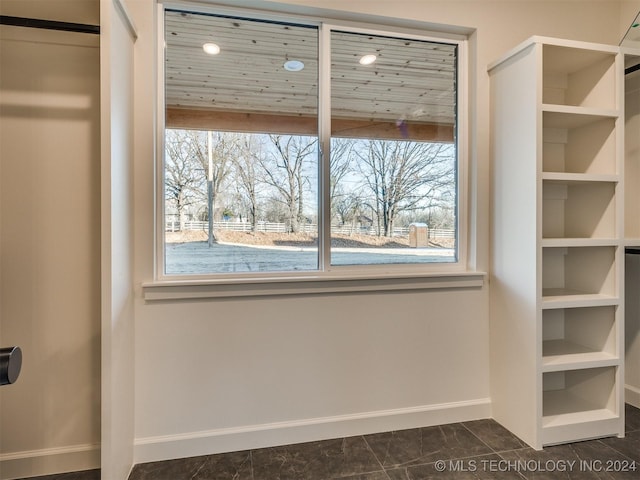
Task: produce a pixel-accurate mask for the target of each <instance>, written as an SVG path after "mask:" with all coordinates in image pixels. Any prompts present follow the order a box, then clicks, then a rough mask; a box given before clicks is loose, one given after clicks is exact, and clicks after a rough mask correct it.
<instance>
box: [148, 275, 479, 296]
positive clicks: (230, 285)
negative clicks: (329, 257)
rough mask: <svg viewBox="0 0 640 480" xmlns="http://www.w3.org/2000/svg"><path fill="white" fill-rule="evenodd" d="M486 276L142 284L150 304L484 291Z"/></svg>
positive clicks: (319, 277) (322, 277)
mask: <svg viewBox="0 0 640 480" xmlns="http://www.w3.org/2000/svg"><path fill="white" fill-rule="evenodd" d="M485 278H486V273H485V272H446V273H438V274H434V273H432V274H424V273H422V274H416V273H411V274H389V273H384V274H378V275H371V274H369V275H364V274H353V275H345V274H340V275H328V274H324V275H314V276H289V277H273V278H235V279H220V280H171V281H154V282H148V283H143V284H142V291H143V298H144V300H145V301H147V302H153V301H172V300H190V299H203V298H218V297H255V296H265V295H310V294H318V293H348V292H380V291H399V290H400V291H402V290H432V289H462V288H482V286H483V285H484V282H485Z"/></svg>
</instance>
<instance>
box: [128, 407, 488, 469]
mask: <svg viewBox="0 0 640 480" xmlns="http://www.w3.org/2000/svg"><path fill="white" fill-rule="evenodd" d="M490 417H491V400H490V399H489V398H481V399H476V400H469V401H465V402H453V403H445V404H437V405H425V406H419V407H410V408H400V409H394V410H381V411H374V412H365V413H358V414H353V415H338V416H332V417H321V418H311V419H306V420H296V421H290V422H277V423H268V424H262V425H249V426H245V427H234V428H221V429H216V430H207V431H200V432H189V433H183V434H177V435H164V436H155V437H142V438H137V439H136V441H135V446H134V461H135V463H146V462H154V461H160V460H170V459H173V458H184V457H193V456H198V455H208V454H215V453H224V452H232V451H238V450H248V449H253V448H264V447H272V446H276V445H286V444H293V443H301V442H310V441H317V440H325V439H330V438H341V437H349V436H354V435H365V434H370V433H379V432H387V431H392V430H403V429H407V428H416V427H427V426H431V425H442V424H446V423H455V422H463V421H469V420H478V419H482V418H490Z"/></svg>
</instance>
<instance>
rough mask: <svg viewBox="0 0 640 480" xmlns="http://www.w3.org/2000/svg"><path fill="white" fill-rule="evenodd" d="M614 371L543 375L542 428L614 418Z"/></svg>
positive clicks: (616, 413) (570, 371) (609, 368)
mask: <svg viewBox="0 0 640 480" xmlns="http://www.w3.org/2000/svg"><path fill="white" fill-rule="evenodd" d="M616 368H617V367H599V368H586V369H579V370H564V371H558V372H549V373H544V374H543V377H542V385H543V399H542V417H543V418H542V425H543V427H551V426H558V425H563V424H570V423H578V422H584V421H592V420H596V419H611V418H616V417H617V416H618V411H617V402H616V400H617V398H616V389H615V388H614V387H615V384H616Z"/></svg>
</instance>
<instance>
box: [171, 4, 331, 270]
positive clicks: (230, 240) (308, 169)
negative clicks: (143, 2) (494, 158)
mask: <svg viewBox="0 0 640 480" xmlns="http://www.w3.org/2000/svg"><path fill="white" fill-rule="evenodd" d="M165 45H166V47H165V61H166V64H165V104H166V117H165V123H166V134H165V162H164V165H165V166H164V189H165V192H164V193H165V218H164V221H165V238H164V240H165V242H164V246H165V251H164V253H165V274H169V275H174V274H177V275H189V274H194V275H203V274H212V273H246V272H274V271H293V270H316V269H317V268H318V247H317V238H318V227H317V225H318V218H317V216H318V208H317V205H318V197H317V195H318V193H317V192H318V189H317V185H318V154H317V152H318V133H317V124H318V120H317V110H318V108H317V98H318V60H317V55H318V53H317V52H318V34H317V29H316V28H314V27H307V26H300V25H291V24H283V23H274V22H265V21H256V20H250V19H244V18H230V17H222V16H216V15H207V14H200V13H192V12H181V11H171V10H168V11H166V14H165Z"/></svg>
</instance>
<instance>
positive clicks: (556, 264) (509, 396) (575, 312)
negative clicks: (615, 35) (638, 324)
mask: <svg viewBox="0 0 640 480" xmlns="http://www.w3.org/2000/svg"><path fill="white" fill-rule="evenodd" d="M489 72H490V74H491V97H492V100H491V102H492V129H491V130H492V151H493V165H492V170H493V198H492V208H493V221H492V233H493V238H492V278H491V322H492V324H491V355H492V357H491V367H492V381H491V389H492V401H493V407H494V417H495V418H496V420H497V421H498V422H500V423H502V424H503V425H504V426H505V427H507V428H508V429H509V430H511V431H512V432H514V433H515V434H516V435H518V436H519V437H520V438H522V439H523V440H524V441H526V442H527V443H529V444H530V445H531V446H532V447H534V448H536V449H540V448H542V447H543V446H544V445H551V444H556V443H563V442H571V441H576V440H583V439H588V438H597V437H605V436H612V435H618V436H623V435H624V381H623V378H624V377H623V373H624V372H623V370H624V330H623V328H624V325H623V323H624V322H623V318H624V304H623V301H622V299H623V291H624V244H625V242H624V225H623V224H624V214H623V213H624V212H623V210H624V204H625V200H624V162H623V159H624V151H623V150H624V149H623V146H624V143H623V141H624V135H623V132H624V115H623V112H624V108H623V104H624V102H623V100H624V98H623V92H624V80H623V77H624V66H623V58H622V54H621V53H620V49H619V48H618V47H613V46H607V45H599V44H591V43H584V42H574V41H567V40H559V39H552V38H544V37H533V38H531V39H530V40H528V41H527V42H525V43H523V44H522V45H520V46H518V47H517V48H515V49H514V50H512V51H511V52H509V53H508V54H507V55H506V56H505V57H504V58H502V59H500V60H499V61H497V62H495V63H494V64H492V65H490V67H489ZM639 185H640V184H639ZM638 227H639V228H638V233H639V234H640V222H639V225H638Z"/></svg>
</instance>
